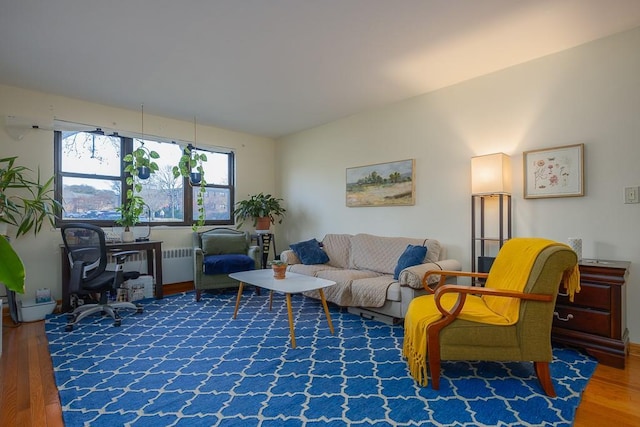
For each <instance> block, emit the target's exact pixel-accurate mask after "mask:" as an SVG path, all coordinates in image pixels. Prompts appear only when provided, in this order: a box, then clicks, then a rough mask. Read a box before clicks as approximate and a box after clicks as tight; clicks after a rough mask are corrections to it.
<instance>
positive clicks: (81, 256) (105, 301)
mask: <svg viewBox="0 0 640 427" xmlns="http://www.w3.org/2000/svg"><path fill="white" fill-rule="evenodd" d="M61 232H62V240H63V241H64V245H65V246H66V248H67V252H68V254H69V262H70V263H71V277H70V278H69V294H70V295H75V296H76V297H78V298H82V299H83V301H87V300H89V299H91V298H92V297H93V296H94V295H95V294H96V293H99V294H100V299H99V302H97V303H95V304H91V303H88V304H86V303H85V304H82V305H79V306H77V307H76V308H75V310H73V312H72V313H70V314H68V315H67V317H68V321H67V326H66V328H65V330H66V331H67V332H69V331H72V330H73V326H74V325H75V324H76V323H78V322H79V321H80V320H82V319H84V318H85V317H87V316H89V315H91V314H94V313H101V314H107V315H109V316H111V317H112V318H113V326H120V323H121V318H120V315H119V314H118V310H119V309H121V308H127V309H132V310H135V311H136V313H142V310H143V309H142V306H141V305H136V304H133V303H131V302H109V294H110V293H112V292H113V293H115V292H116V291H117V289H118V288H119V287H120V285H121V284H122V283H123V282H124V281H125V280H129V279H136V278H138V276H139V275H140V273H139V272H137V271H128V272H124V262H125V260H126V259H127V257H129V256H130V255H133V254H136V253H138V251H121V252H111V253H109V252H108V250H107V244H106V240H105V235H104V231H103V230H102V229H101V228H100V227H97V226H95V225H91V224H83V223H69V224H64V225H62V227H61ZM108 255H111V257H112V258H113V259H114V260H115V261H116V269H115V271H107V258H108Z"/></svg>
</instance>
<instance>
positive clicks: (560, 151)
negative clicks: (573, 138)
mask: <svg viewBox="0 0 640 427" xmlns="http://www.w3.org/2000/svg"><path fill="white" fill-rule="evenodd" d="M522 161H523V173H524V198H525V199H542V198H550V197H581V196H584V144H574V145H565V146H561V147H553V148H544V149H540V150H531V151H525V152H524V153H522Z"/></svg>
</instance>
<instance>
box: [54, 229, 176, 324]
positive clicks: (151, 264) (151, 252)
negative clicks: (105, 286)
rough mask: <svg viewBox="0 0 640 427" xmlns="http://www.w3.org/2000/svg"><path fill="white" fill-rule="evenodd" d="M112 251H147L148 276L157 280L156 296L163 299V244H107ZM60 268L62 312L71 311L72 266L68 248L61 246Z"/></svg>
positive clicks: (151, 241)
mask: <svg viewBox="0 0 640 427" xmlns="http://www.w3.org/2000/svg"><path fill="white" fill-rule="evenodd" d="M107 248H108V249H109V250H110V251H118V250H120V251H147V274H151V275H152V276H153V277H154V279H155V285H154V289H153V291H154V295H155V297H156V299H161V298H162V297H163V294H162V242H161V241H155V240H149V241H147V242H130V243H107ZM60 266H61V267H62V311H63V312H66V311H69V310H70V309H71V303H70V299H69V276H70V274H71V266H70V265H69V255H68V253H67V248H66V247H65V246H64V245H60Z"/></svg>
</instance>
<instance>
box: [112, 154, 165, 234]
mask: <svg viewBox="0 0 640 427" xmlns="http://www.w3.org/2000/svg"><path fill="white" fill-rule="evenodd" d="M159 158H160V155H159V154H158V153H157V152H155V151H153V150H149V149H148V148H147V147H145V146H144V142H142V143H141V145H140V147H138V148H137V149H135V150H134V151H133V153H131V154H127V155H126V156H124V161H125V162H126V163H127V164H126V166H125V167H124V171H125V172H126V173H128V175H127V180H126V182H127V196H126V198H125V203H124V205H122V206H118V207H117V208H116V211H117V212H119V213H120V218H119V219H117V220H116V221H115V222H116V223H117V224H119V225H121V226H123V227H124V231H131V227H133V226H135V225H136V224H138V223H139V222H140V215H142V213H143V212H144V207H145V202H144V198H143V197H142V196H141V195H140V193H142V183H141V182H140V180H141V179H148V178H149V177H150V176H151V174H153V173H155V172H157V171H158V169H159V167H158V164H157V163H156V162H155V161H154V160H155V159H159Z"/></svg>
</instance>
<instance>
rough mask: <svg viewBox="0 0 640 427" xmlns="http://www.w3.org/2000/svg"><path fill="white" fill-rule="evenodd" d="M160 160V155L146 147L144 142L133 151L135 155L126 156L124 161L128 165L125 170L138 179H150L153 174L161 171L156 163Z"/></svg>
mask: <svg viewBox="0 0 640 427" xmlns="http://www.w3.org/2000/svg"><path fill="white" fill-rule="evenodd" d="M159 158H160V154H158V153H157V152H155V151H153V150H149V149H148V148H147V147H145V146H144V141H142V142H141V145H140V147H138V148H136V149H135V150H133V153H131V154H127V155H126V156H124V161H125V162H127V163H128V164H127V166H125V168H124V170H125V172H129V173H130V174H131V176H135V177H136V178H138V179H149V177H150V176H151V174H153V173H156V172H157V171H158V170H159V169H160V168H159V167H158V164H157V163H156V162H155V161H154V160H155V159H159Z"/></svg>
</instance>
